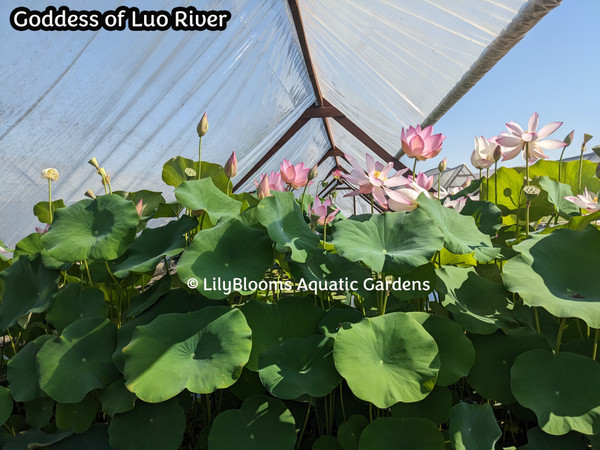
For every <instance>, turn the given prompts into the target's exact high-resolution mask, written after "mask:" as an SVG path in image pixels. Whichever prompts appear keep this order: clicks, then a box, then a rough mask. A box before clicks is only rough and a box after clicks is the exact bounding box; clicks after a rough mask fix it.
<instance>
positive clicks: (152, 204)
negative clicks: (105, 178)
mask: <svg viewBox="0 0 600 450" xmlns="http://www.w3.org/2000/svg"><path fill="white" fill-rule="evenodd" d="M113 194H116V195H118V196H119V197H123V198H124V199H125V200H129V201H130V202H132V203H133V204H134V205H136V206H137V204H138V203H139V202H140V200H141V201H142V213H141V215H140V221H142V222H147V221H148V219H151V218H152V217H154V215H155V214H156V211H158V207H159V206H160V205H161V204H162V203H164V202H165V198H164V197H163V196H162V194H161V193H160V192H155V191H147V190H145V189H143V190H141V191H136V192H125V191H114V192H113Z"/></svg>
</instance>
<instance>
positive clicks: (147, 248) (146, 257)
mask: <svg viewBox="0 0 600 450" xmlns="http://www.w3.org/2000/svg"><path fill="white" fill-rule="evenodd" d="M196 225H198V221H197V220H196V218H194V217H190V216H183V217H181V219H179V220H175V221H172V222H169V223H168V224H166V225H165V226H162V227H159V228H146V229H145V230H144V231H143V232H142V234H141V235H140V236H139V237H138V238H136V239H135V240H134V241H133V242H132V243H131V245H130V246H129V248H128V249H127V258H125V260H124V261H122V262H120V263H119V264H117V266H116V267H115V269H114V271H113V272H114V275H115V276H117V277H119V278H125V277H126V276H127V275H129V272H134V273H144V272H150V271H152V272H154V269H156V265H157V264H158V263H159V262H160V260H161V259H162V258H164V257H166V256H175V255H178V254H179V253H181V252H182V251H183V250H184V249H185V244H186V242H185V237H184V236H183V235H184V233H187V232H188V231H190V230H191V229H192V228H194V227H195V226H196Z"/></svg>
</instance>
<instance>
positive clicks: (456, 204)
mask: <svg viewBox="0 0 600 450" xmlns="http://www.w3.org/2000/svg"><path fill="white" fill-rule="evenodd" d="M466 204H467V197H465V196H462V197H458V198H457V199H456V200H450V198H449V197H446V199H445V200H444V203H443V205H444V206H445V207H446V208H453V209H455V210H456V211H457V212H461V211H462V209H463V208H464V207H465V205H466Z"/></svg>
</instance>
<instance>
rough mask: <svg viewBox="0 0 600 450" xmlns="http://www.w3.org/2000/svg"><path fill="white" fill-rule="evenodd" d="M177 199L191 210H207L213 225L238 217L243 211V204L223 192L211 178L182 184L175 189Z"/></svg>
mask: <svg viewBox="0 0 600 450" xmlns="http://www.w3.org/2000/svg"><path fill="white" fill-rule="evenodd" d="M175 197H176V198H177V200H178V201H179V203H181V204H182V205H183V206H185V207H186V208H187V209H189V210H205V211H206V213H207V214H208V216H209V218H210V221H211V222H212V223H217V222H218V221H219V220H220V219H221V218H223V217H224V218H231V217H236V216H238V215H239V214H240V210H241V209H242V202H240V201H238V200H235V199H233V198H231V197H230V196H229V195H226V194H224V193H223V192H221V190H220V189H219V188H217V187H216V186H215V185H214V183H213V182H212V180H211V179H210V178H203V179H201V180H191V181H184V182H182V183H181V184H180V185H179V186H178V187H177V188H176V189H175Z"/></svg>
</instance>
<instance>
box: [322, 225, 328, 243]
mask: <svg viewBox="0 0 600 450" xmlns="http://www.w3.org/2000/svg"><path fill="white" fill-rule="evenodd" d="M325 244H327V222H325V223H324V224H323V249H325Z"/></svg>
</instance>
